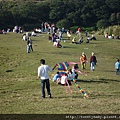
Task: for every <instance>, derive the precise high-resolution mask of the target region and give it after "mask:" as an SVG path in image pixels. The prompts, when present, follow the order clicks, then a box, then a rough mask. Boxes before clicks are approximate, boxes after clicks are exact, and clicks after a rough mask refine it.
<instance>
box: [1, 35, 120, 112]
mask: <svg viewBox="0 0 120 120" xmlns="http://www.w3.org/2000/svg"><path fill="white" fill-rule="evenodd" d="M64 36H65V34H64ZM73 36H74V35H73ZM73 36H72V37H73ZM83 36H84V35H83ZM96 37H97V40H96V41H91V43H90V44H86V43H85V42H86V38H85V37H84V43H83V44H81V45H74V44H70V41H66V42H62V45H63V46H64V48H61V49H60V48H55V47H53V43H52V42H49V41H48V36H47V34H41V35H40V36H39V37H32V39H33V49H34V52H31V53H30V54H27V52H26V42H25V41H22V39H21V38H22V34H16V33H8V34H6V35H2V34H1V35H0V113H1V114H120V76H116V75H115V68H114V64H115V62H116V58H120V41H119V40H113V39H105V38H104V37H103V36H96ZM86 48H87V49H86ZM82 52H85V53H86V55H87V58H88V60H89V59H90V56H91V52H95V54H96V57H97V60H98V63H97V66H96V69H95V71H94V72H91V71H90V68H89V63H87V70H86V71H85V72H86V73H87V74H88V76H87V77H86V76H84V75H80V74H79V79H78V83H79V85H81V87H82V88H83V89H84V90H85V92H86V93H87V94H88V95H89V99H84V98H83V95H82V94H81V93H80V92H79V91H78V89H77V88H76V86H75V85H74V83H72V86H71V89H72V90H73V93H72V94H70V93H68V94H66V92H65V89H64V87H63V86H60V85H56V84H55V83H53V82H52V80H51V81H50V83H51V93H52V96H53V99H49V98H48V97H46V98H45V99H42V98H41V86H40V80H38V78H37V68H38V67H39V65H40V63H39V60H40V59H41V58H44V59H45V60H46V64H48V65H49V66H51V67H53V66H54V65H55V64H56V63H59V62H64V61H68V62H70V61H74V62H78V61H79V57H80V55H81V53H82ZM79 67H80V66H79ZM6 70H12V72H6ZM56 71H57V69H55V70H54V71H53V72H52V73H50V77H51V74H54V73H56Z"/></svg>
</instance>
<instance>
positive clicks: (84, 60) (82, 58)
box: [80, 52, 87, 70]
mask: <svg viewBox="0 0 120 120" xmlns="http://www.w3.org/2000/svg"><path fill="white" fill-rule="evenodd" d="M86 62H87V57H86V55H85V53H84V52H82V56H80V63H81V67H82V69H83V70H84V69H86Z"/></svg>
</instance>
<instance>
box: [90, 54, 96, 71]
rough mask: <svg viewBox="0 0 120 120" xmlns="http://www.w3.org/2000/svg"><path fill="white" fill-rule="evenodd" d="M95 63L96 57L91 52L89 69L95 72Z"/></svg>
mask: <svg viewBox="0 0 120 120" xmlns="http://www.w3.org/2000/svg"><path fill="white" fill-rule="evenodd" d="M96 63H97V59H96V56H95V55H94V52H92V56H91V57H90V68H91V70H92V71H94V70H95V65H96Z"/></svg>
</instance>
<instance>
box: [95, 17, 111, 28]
mask: <svg viewBox="0 0 120 120" xmlns="http://www.w3.org/2000/svg"><path fill="white" fill-rule="evenodd" d="M108 25H109V23H108V22H107V20H106V19H101V20H99V21H98V22H97V25H96V26H97V27H98V28H105V27H107V26H108Z"/></svg>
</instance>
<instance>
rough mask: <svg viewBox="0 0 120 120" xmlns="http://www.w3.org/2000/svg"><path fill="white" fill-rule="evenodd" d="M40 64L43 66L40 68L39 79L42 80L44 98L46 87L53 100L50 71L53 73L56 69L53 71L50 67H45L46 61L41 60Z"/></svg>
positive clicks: (43, 96)
mask: <svg viewBox="0 0 120 120" xmlns="http://www.w3.org/2000/svg"><path fill="white" fill-rule="evenodd" d="M40 64H41V66H39V67H38V78H39V79H41V88H42V98H45V86H46V89H47V93H48V95H49V97H50V98H52V95H51V92H50V82H49V75H48V71H52V70H54V68H53V69H52V68H50V67H49V66H48V65H45V60H44V59H41V60H40Z"/></svg>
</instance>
